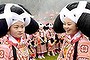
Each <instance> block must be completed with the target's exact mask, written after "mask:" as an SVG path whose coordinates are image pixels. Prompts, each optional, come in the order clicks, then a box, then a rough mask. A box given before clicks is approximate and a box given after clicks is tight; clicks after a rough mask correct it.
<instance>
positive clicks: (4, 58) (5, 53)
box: [0, 36, 30, 60]
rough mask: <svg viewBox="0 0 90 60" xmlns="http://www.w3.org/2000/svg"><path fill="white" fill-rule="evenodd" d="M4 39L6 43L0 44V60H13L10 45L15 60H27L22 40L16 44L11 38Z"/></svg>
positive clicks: (27, 56) (25, 48)
mask: <svg viewBox="0 0 90 60" xmlns="http://www.w3.org/2000/svg"><path fill="white" fill-rule="evenodd" d="M6 38H8V39H7V40H6V42H3V44H0V60H14V55H13V48H12V45H13V46H14V48H15V50H16V52H14V53H16V55H17V60H29V57H30V56H29V52H28V48H27V45H26V43H25V41H24V40H23V39H21V41H20V43H18V42H17V40H15V39H14V38H13V37H12V36H10V37H6ZM4 40H5V39H4Z"/></svg>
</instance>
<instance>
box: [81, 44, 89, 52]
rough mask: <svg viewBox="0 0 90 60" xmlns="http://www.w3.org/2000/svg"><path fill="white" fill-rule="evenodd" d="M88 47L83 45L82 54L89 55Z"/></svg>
mask: <svg viewBox="0 0 90 60" xmlns="http://www.w3.org/2000/svg"><path fill="white" fill-rule="evenodd" d="M88 48H89V47H88V46H87V45H81V46H80V51H81V52H82V53H87V52H88Z"/></svg>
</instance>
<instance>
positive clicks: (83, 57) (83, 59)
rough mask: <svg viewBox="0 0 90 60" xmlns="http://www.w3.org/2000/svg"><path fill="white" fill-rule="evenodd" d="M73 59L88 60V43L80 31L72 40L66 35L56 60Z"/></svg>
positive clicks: (89, 42)
mask: <svg viewBox="0 0 90 60" xmlns="http://www.w3.org/2000/svg"><path fill="white" fill-rule="evenodd" d="M77 42H78V43H77ZM76 43H77V45H76ZM75 45H76V48H77V49H76V50H75ZM76 51H77V52H76ZM76 54H77V55H76ZM75 58H76V60H90V41H89V40H88V39H87V38H86V37H85V35H83V34H82V33H81V32H80V31H79V32H78V33H76V34H75V35H74V37H73V38H70V36H68V35H66V36H65V37H64V42H63V46H62V50H61V52H60V54H59V56H58V58H57V60H73V59H75Z"/></svg>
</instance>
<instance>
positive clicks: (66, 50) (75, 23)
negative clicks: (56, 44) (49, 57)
mask: <svg viewBox="0 0 90 60" xmlns="http://www.w3.org/2000/svg"><path fill="white" fill-rule="evenodd" d="M89 7H90V3H89V2H87V1H77V2H73V3H69V4H68V5H66V6H65V7H64V8H63V9H62V10H61V12H60V14H59V15H58V17H57V18H56V20H55V22H54V26H53V28H54V31H56V32H58V33H63V32H64V33H65V36H64V40H63V45H62V48H61V51H60V54H59V56H58V58H57V60H90V41H89V39H88V38H87V37H90V27H89V26H90V23H89V22H90V8H89ZM63 28H64V29H63ZM60 29H61V30H60Z"/></svg>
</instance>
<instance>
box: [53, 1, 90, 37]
mask: <svg viewBox="0 0 90 60" xmlns="http://www.w3.org/2000/svg"><path fill="white" fill-rule="evenodd" d="M65 17H68V18H70V19H71V20H72V21H74V22H75V23H76V24H77V27H78V29H79V30H80V31H81V32H82V33H83V34H85V35H86V36H88V37H90V3H89V2H87V1H77V2H73V3H69V4H67V5H66V6H65V7H64V8H63V9H62V10H61V12H60V15H58V17H57V18H56V20H55V22H54V26H53V27H54V30H55V31H56V32H57V33H61V32H63V31H62V29H63V27H62V26H63V25H62V23H63V21H64V19H65Z"/></svg>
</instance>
